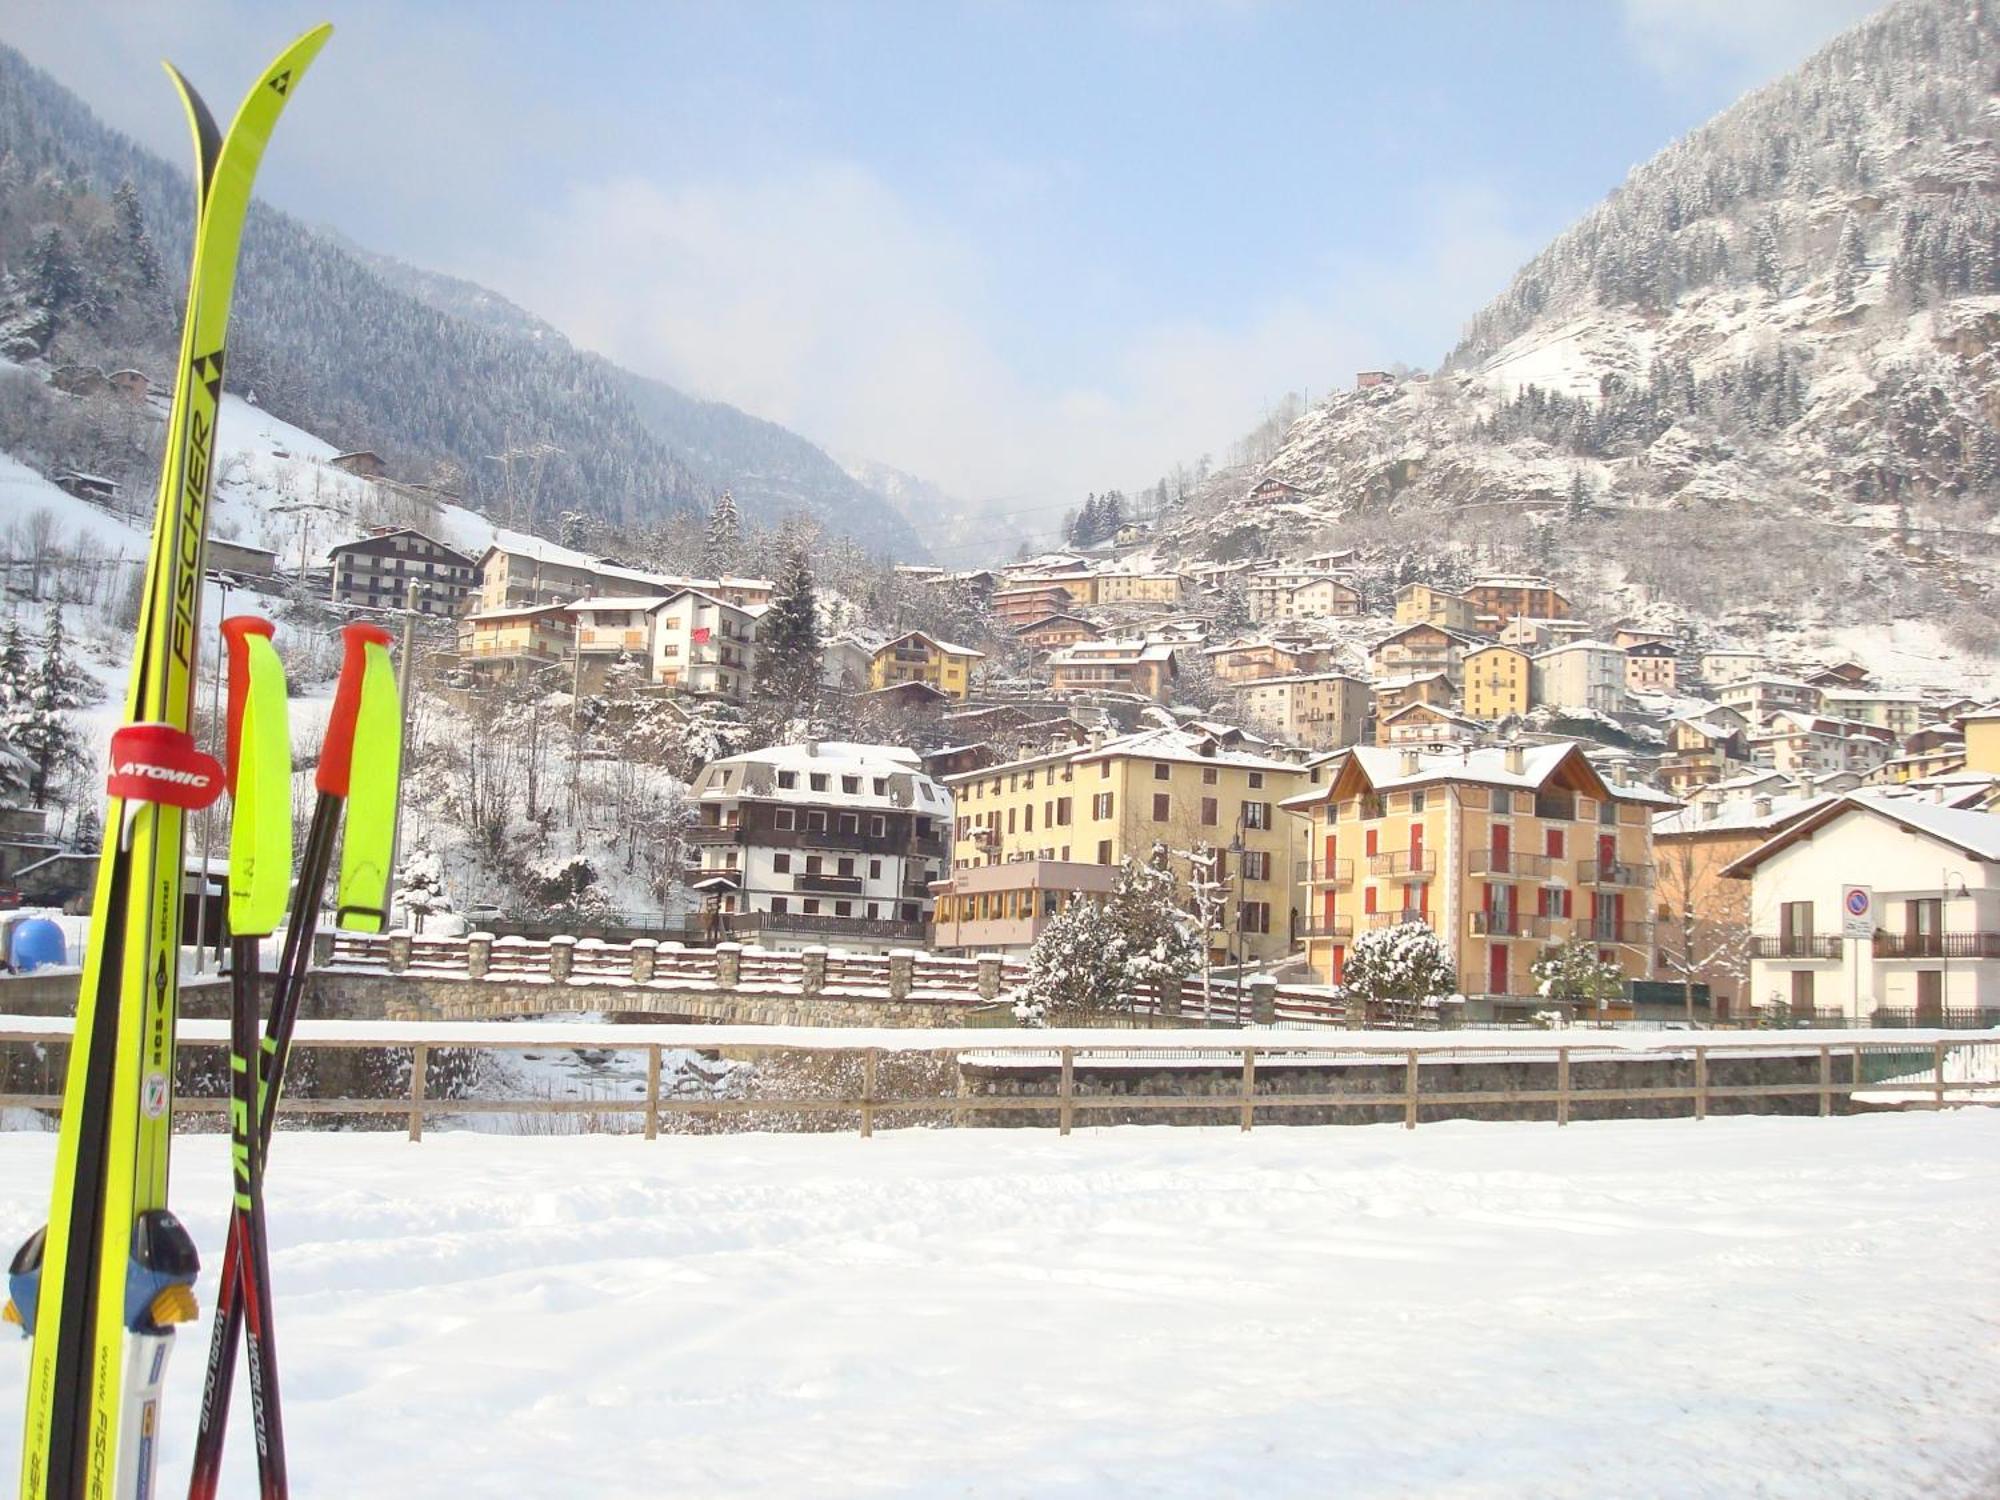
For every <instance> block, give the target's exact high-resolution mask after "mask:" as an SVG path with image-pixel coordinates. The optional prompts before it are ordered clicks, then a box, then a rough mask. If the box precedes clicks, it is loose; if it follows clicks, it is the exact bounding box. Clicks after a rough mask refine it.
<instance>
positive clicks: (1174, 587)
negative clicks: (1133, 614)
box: [1091, 573, 1188, 605]
mask: <svg viewBox="0 0 2000 1500" xmlns="http://www.w3.org/2000/svg"><path fill="white" fill-rule="evenodd" d="M1187 590H1188V581H1187V578H1186V577H1185V576H1184V575H1183V574H1180V573H1100V574H1098V575H1097V597H1096V598H1095V599H1094V600H1092V601H1091V602H1092V603H1095V604H1162V605H1178V604H1179V603H1181V602H1182V600H1184V599H1185V598H1186V597H1187Z"/></svg>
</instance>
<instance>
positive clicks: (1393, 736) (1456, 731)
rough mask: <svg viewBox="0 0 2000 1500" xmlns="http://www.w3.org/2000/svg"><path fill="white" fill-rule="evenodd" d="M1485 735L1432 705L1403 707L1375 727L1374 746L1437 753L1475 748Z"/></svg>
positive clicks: (1458, 716) (1481, 729) (1480, 728)
mask: <svg viewBox="0 0 2000 1500" xmlns="http://www.w3.org/2000/svg"><path fill="white" fill-rule="evenodd" d="M1485 735H1486V726H1485V725H1484V724H1480V723H1478V722H1476V721H1474V720H1472V719H1468V718H1466V717H1465V716H1464V715H1463V714H1455V713H1453V712H1452V711H1451V710H1450V709H1448V708H1444V707H1442V706H1440V705H1438V704H1435V703H1406V704H1404V705H1403V706H1402V707H1401V708H1399V709H1397V710H1396V711H1395V712H1394V713H1392V714H1390V715H1389V716H1388V717H1387V718H1385V719H1381V720H1378V721H1377V723H1376V726H1375V743H1376V744H1378V745H1416V746H1420V747H1422V748H1425V749H1438V748H1442V747H1443V746H1445V745H1471V744H1477V743H1478V742H1479V741H1480V740H1481V739H1483V738H1484V737H1485Z"/></svg>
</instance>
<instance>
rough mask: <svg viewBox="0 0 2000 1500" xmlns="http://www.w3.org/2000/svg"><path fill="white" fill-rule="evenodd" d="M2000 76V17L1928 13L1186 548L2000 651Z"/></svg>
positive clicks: (1666, 157)
mask: <svg viewBox="0 0 2000 1500" xmlns="http://www.w3.org/2000/svg"><path fill="white" fill-rule="evenodd" d="M1996 56H2000V20H1996V18H1995V13H1994V12H1993V11H1992V10H1991V8H1990V7H1981V6H1967V5H1964V4H1960V3H1957V0H1899V3H1897V4H1895V5H1892V6H1890V7H1889V8H1888V9H1887V10H1885V11H1884V12H1883V13H1882V14H1881V15H1879V16H1877V17H1875V18H1874V19H1872V20H1870V21H1868V22H1866V23H1864V24H1863V25H1861V26H1859V27H1857V28H1855V29H1854V30H1853V31H1851V32H1849V33H1848V34H1846V35H1844V36H1842V37H1841V38H1838V39H1837V40H1836V41H1835V42H1833V43H1832V44H1831V45H1829V46H1828V47H1827V48H1826V49H1824V50H1823V51H1822V52H1821V53H1820V54H1819V55H1817V56H1816V57H1814V58H1813V59H1812V60H1810V61H1809V62H1808V63H1806V64H1805V65H1804V66H1803V67H1802V68H1800V69H1799V70H1798V71H1797V72H1796V73H1794V74H1792V75H1791V76H1789V77H1787V78H1785V79H1782V80H1780V81H1779V82H1777V83H1774V84H1772V85H1771V86H1769V87H1767V88H1765V89H1763V90H1760V91H1759V92H1757V93H1754V94H1752V95H1750V96H1748V97H1746V98H1745V99H1744V100H1742V101H1741V102H1740V103H1738V104H1737V105H1735V106H1733V107H1732V108H1731V109H1729V110H1728V111H1726V112H1724V113H1723V114H1722V115H1720V116H1718V117H1717V118H1716V119H1715V120H1714V121H1713V122H1711V123H1710V124H1708V125H1706V126H1704V127H1702V128H1701V129H1699V130H1697V131H1694V132H1692V133H1691V134H1690V135H1688V136H1687V137H1686V138H1684V139H1683V140H1681V141H1678V142H1675V143H1674V144H1673V145H1671V146H1670V147H1668V148H1667V149H1666V150H1665V151H1663V152H1661V153H1660V155H1659V156H1658V157H1656V158H1655V159H1654V160H1653V161H1651V162H1649V163H1647V164H1646V165H1644V166H1642V167H1640V168H1638V169H1636V170H1635V171H1634V172H1633V173H1632V174H1631V176H1630V177H1629V178H1628V180H1627V181H1626V182H1625V184H1623V185H1622V186H1621V187H1620V188H1619V189H1618V190H1617V191H1615V192H1614V193H1612V194H1611V195H1610V196H1609V197H1608V198H1607V199H1606V200H1605V202H1604V203H1603V204H1601V205H1599V206H1598V207H1597V208H1596V209H1593V210H1592V211H1591V212H1590V213H1589V214H1588V215H1586V216H1585V217H1584V218H1583V219H1582V220H1581V221H1579V222H1578V223H1577V224H1576V225H1575V226H1573V227H1572V228H1571V229H1569V230H1567V231H1565V232H1564V234H1562V235H1561V236H1559V237H1558V238H1557V239H1556V240H1555V241H1554V242H1552V243H1551V245H1550V246H1549V247H1548V248H1547V249H1546V250H1544V251H1543V252H1542V253H1541V254H1539V255H1537V256H1536V257H1535V258H1534V260H1532V261H1531V262H1529V264H1528V265H1527V266H1526V267H1524V268H1523V269H1522V271H1521V272H1520V273H1519V274H1518V275H1517V276H1516V278H1515V279H1514V282H1513V283H1512V285H1511V286H1510V287H1509V288H1508V290H1507V291H1506V292H1505V293H1503V294H1502V295H1501V296H1500V297H1499V298H1497V299H1496V300H1495V301H1494V303H1493V304H1491V305H1490V306H1489V307H1487V308H1485V309H1484V310H1482V311H1480V312H1479V313H1478V314H1477V315H1475V316H1474V317H1473V318H1472V320H1471V322H1470V324H1469V326H1468V330H1467V334H1466V337H1465V339H1464V341H1463V342H1462V343H1461V344H1460V346H1459V347H1458V348H1457V349H1456V350H1455V351H1454V352H1453V353H1452V355H1451V356H1450V358H1449V359H1448V360H1447V361H1446V363H1445V365H1444V366H1443V367H1442V368H1441V369H1440V370H1439V371H1437V372H1436V373H1435V374H1434V375H1433V376H1430V377H1421V376H1420V377H1416V378H1414V379H1409V380H1404V381H1401V382H1395V383H1391V384H1387V385H1382V386H1377V387H1374V388H1371V389H1365V390H1354V391H1351V392H1347V393H1344V394H1341V395H1337V396H1335V397H1333V398H1332V399H1330V400H1328V401H1325V402H1322V403H1321V404H1319V405H1318V406H1316V407H1314V408H1313V409H1312V410H1310V411H1309V412H1307V413H1306V414H1305V415H1304V416H1302V417H1301V418H1300V419H1299V420H1298V421H1297V422H1295V423H1294V424H1293V425H1292V426H1291V428H1290V429H1289V431H1288V432H1287V433H1286V436H1285V440H1284V442H1283V443H1282V445H1281V446H1280V447H1279V449H1278V451H1277V452H1276V453H1275V454H1274V455H1273V456H1272V457H1271V458H1270V459H1269V460H1268V462H1266V463H1264V464H1261V465H1259V466H1256V467H1255V468H1251V469H1242V468H1238V469H1235V470H1231V471H1226V472H1224V473H1222V474H1220V475H1218V476H1217V477H1216V478H1215V479H1214V480H1213V481H1212V482H1211V483H1210V484H1209V485H1208V486H1207V487H1206V488H1205V489H1204V490H1203V491H1202V492H1201V493H1200V494H1198V495H1197V496H1196V497H1195V498H1194V500H1193V501H1192V502H1191V503H1190V505H1189V506H1187V507H1184V508H1182V510H1181V511H1180V512H1179V513H1177V514H1176V515H1174V516H1172V517H1170V518H1169V520H1168V524H1167V525H1166V526H1165V527H1164V528H1163V530H1164V534H1165V537H1166V538H1167V539H1168V541H1169V542H1170V544H1171V545H1174V546H1176V547H1177V548H1178V549H1179V550H1180V551H1182V552H1183V553H1185V554H1188V555H1194V554H1196V553H1201V552H1209V553H1213V552H1215V551H1216V549H1217V548H1218V547H1227V548H1229V549H1231V550H1233V551H1235V552H1237V553H1238V554H1240V553H1242V552H1243V551H1245V550H1255V549H1258V548H1264V547H1280V546H1285V545H1290V544H1293V543H1295V542H1298V541H1303V540H1319V539H1325V540H1333V539H1336V538H1342V537H1345V538H1347V539H1348V540H1353V541H1360V542H1362V543H1364V544H1365V543H1367V542H1370V541H1373V542H1378V543H1380V544H1382V546H1383V547H1384V548H1386V549H1388V550H1390V551H1392V552H1393V551H1398V550H1400V551H1411V552H1415V553H1416V554H1417V555H1418V556H1419V557H1427V556H1428V557H1433V558H1434V557H1436V556H1439V555H1442V556H1445V557H1448V558H1452V559H1454V560H1455V561H1456V562H1458V563H1461V564H1463V565H1464V566H1468V567H1481V566H1486V567H1508V568H1513V567H1534V568H1537V569H1540V570H1543V571H1550V572H1554V573H1556V574H1557V575H1558V576H1560V577H1561V578H1562V579H1563V580H1564V581H1565V582H1567V583H1568V584H1569V585H1570V586H1571V587H1572V588H1573V589H1574V590H1575V591H1576V592H1577V593H1578V594H1579V595H1580V596H1581V601H1580V602H1584V603H1586V604H1587V605H1589V606H1591V607H1593V608H1600V607H1601V608H1603V609H1606V610H1616V611H1625V610H1631V609H1644V608H1649V607H1650V608H1658V609H1660V610H1663V611H1665V612H1666V613H1667V614H1668V615H1670V616H1671V615H1679V616H1680V617H1683V618H1692V619H1702V620H1707V621H1711V622H1719V623H1720V624H1721V625H1722V627H1723V628H1724V629H1726V630H1730V631H1738V632H1750V633H1757V632H1759V631H1761V630H1763V629H1766V628H1775V627H1776V626H1779V625H1786V626H1791V627H1798V628H1820V627H1825V628H1827V629H1841V628H1846V627H1853V626H1858V625H1861V624H1864V623H1866V622H1868V621H1871V620H1880V619H1883V618H1899V619H1922V620H1928V621H1930V622H1932V623H1933V624H1934V625H1936V626H1938V627H1940V628H1943V629H1946V630H1947V631H1951V632H1953V633H1955V635H1956V637H1957V638H1956V640H1955V641H1954V645H1955V647H1956V648H1957V649H1960V650H1981V651H1984V650H1985V649H1986V648H1989V647H1990V646H1992V645H1993V644H1995V643H1994V642H1992V641H1990V640H1988V639H1987V636H1988V635H1989V634H1990V632H1982V631H1980V630H1978V629H1977V628H1976V627H1975V624H1974V621H1973V618H1972V617H1973V616H1975V615H1976V614H1983V613H1984V611H1985V606H1986V604H1987V601H1988V600H1989V598H1990V596H1991V593H1992V590H1993V588H1994V585H1995V560H1996V558H2000V429H1996V420H1997V419H2000V212H1996V209H1995V206H1994V205H1995V201H1996V199H2000V96H1996V94H1995V91H1994V78H1993V71H1992V60H1993V59H1994V58H1995V57H1996ZM1264 478H1273V479H1278V480H1282V481H1284V482H1285V484H1287V485H1289V486H1293V487H1295V489H1294V490H1293V491H1281V492H1278V493H1276V494H1275V495H1273V494H1272V493H1271V492H1270V491H1269V489H1267V491H1266V493H1265V494H1264V495H1261V496H1258V497H1255V498H1253V497H1252V496H1251V494H1250V491H1251V490H1252V488H1253V486H1254V485H1255V484H1256V482H1257V481H1258V480H1260V479H1264Z"/></svg>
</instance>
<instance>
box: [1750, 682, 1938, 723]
mask: <svg viewBox="0 0 2000 1500" xmlns="http://www.w3.org/2000/svg"><path fill="white" fill-rule="evenodd" d="M1715 701H1716V702H1718V703H1720V704H1721V705H1722V706H1723V707H1725V708H1733V709H1735V710H1736V711H1737V712H1738V713H1740V714H1742V715H1743V717H1744V718H1745V719H1747V720H1749V721H1750V725H1751V727H1752V728H1756V727H1757V726H1759V725H1762V724H1765V723H1767V722H1769V720H1770V719H1771V717H1772V716H1773V715H1775V714H1780V713H1786V712H1795V713H1802V714H1817V713H1818V712H1819V711H1820V690H1819V689H1818V688H1816V687H1813V686H1812V685H1810V684H1809V683H1804V682H1800V681H1799V680H1798V679H1797V678H1794V677H1778V676H1774V675H1773V674H1771V673H1768V672H1760V673H1757V674H1756V675H1754V676H1750V677H1742V678H1738V679H1737V680H1736V681H1734V682H1729V683H1725V684H1723V685H1722V686H1721V687H1718V688H1716V689H1715ZM1912 727H1915V726H1912Z"/></svg>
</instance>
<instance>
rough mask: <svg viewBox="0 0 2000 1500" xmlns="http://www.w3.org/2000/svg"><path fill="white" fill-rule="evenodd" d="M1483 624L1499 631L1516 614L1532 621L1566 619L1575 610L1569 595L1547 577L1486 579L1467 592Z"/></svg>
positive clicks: (1469, 601) (1467, 600)
mask: <svg viewBox="0 0 2000 1500" xmlns="http://www.w3.org/2000/svg"><path fill="white" fill-rule="evenodd" d="M1465 600H1466V602H1467V603H1468V604H1470V605H1471V606H1472V610H1473V614H1474V616H1475V617H1476V618H1477V619H1478V620H1479V622H1480V624H1481V626H1482V627H1483V628H1485V629H1488V630H1493V631H1497V630H1499V629H1500V628H1501V627H1502V626H1504V625H1506V624H1507V623H1508V622H1509V621H1511V620H1513V619H1514V618H1515V617H1516V616H1519V615H1526V616H1527V617H1528V618H1529V619H1531V620H1566V619H1568V618H1569V617H1570V616H1571V615H1572V614H1573V613H1575V611H1574V610H1572V609H1571V608H1570V602H1569V596H1568V595H1566V594H1564V593H1563V592H1562V590H1561V589H1558V588H1557V587H1556V586H1555V585H1554V584H1552V583H1550V582H1549V581H1548V580H1547V579H1546V578H1509V577H1491V578H1482V579H1480V580H1479V581H1478V582H1477V583H1475V584H1473V585H1472V587H1470V588H1469V589H1467V590H1466V591H1465Z"/></svg>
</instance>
